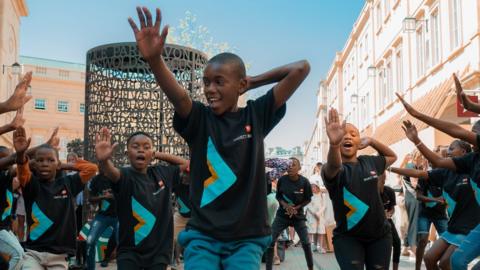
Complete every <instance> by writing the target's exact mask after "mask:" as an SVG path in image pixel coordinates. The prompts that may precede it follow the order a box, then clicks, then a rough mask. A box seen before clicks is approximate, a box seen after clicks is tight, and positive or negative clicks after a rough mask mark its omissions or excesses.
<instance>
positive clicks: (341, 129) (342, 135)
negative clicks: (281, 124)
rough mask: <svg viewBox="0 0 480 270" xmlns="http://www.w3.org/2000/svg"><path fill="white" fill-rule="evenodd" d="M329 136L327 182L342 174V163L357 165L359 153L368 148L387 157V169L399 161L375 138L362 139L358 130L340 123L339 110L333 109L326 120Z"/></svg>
mask: <svg viewBox="0 0 480 270" xmlns="http://www.w3.org/2000/svg"><path fill="white" fill-rule="evenodd" d="M325 125H326V127H327V136H328V139H329V141H330V148H329V151H328V156H327V163H326V164H325V165H324V168H325V169H324V175H325V177H326V180H327V181H328V180H330V179H334V177H335V176H336V175H337V174H338V173H339V172H340V169H341V168H342V163H356V162H357V161H358V160H357V151H358V150H361V149H363V148H365V147H367V146H371V147H373V148H374V149H375V150H377V152H378V153H379V154H380V155H382V156H384V157H385V161H386V167H388V166H390V165H391V164H393V163H394V162H395V161H396V160H397V155H396V154H395V153H394V152H393V151H392V150H391V149H390V148H389V147H388V146H386V145H384V144H382V143H381V142H379V141H377V140H375V139H373V138H368V137H365V138H360V133H359V132H358V129H357V128H356V127H355V126H354V125H351V124H347V123H346V122H345V121H343V122H340V117H339V115H338V112H337V110H335V109H331V110H330V111H329V114H328V119H327V118H325Z"/></svg>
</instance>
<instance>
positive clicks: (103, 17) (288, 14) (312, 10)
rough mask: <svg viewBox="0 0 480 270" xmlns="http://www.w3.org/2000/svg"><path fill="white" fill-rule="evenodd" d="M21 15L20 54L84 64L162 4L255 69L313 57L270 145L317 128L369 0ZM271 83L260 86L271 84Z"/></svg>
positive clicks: (34, 2) (139, 0)
mask: <svg viewBox="0 0 480 270" xmlns="http://www.w3.org/2000/svg"><path fill="white" fill-rule="evenodd" d="M26 2H27V5H28V9H29V16H28V17H24V18H22V20H21V30H20V31H21V32H20V54H21V55H25V56H34V57H42V58H49V59H55V60H62V61H69V62H77V63H85V58H86V52H87V51H88V50H89V49H91V48H93V47H96V46H99V45H102V44H108V43H116V42H128V41H134V36H133V33H132V31H131V28H130V26H129V24H128V22H127V18H128V17H129V16H131V17H132V18H135V16H136V11H135V7H136V6H138V5H140V6H147V7H149V8H150V9H154V8H155V7H160V8H161V10H162V16H163V22H164V23H166V24H169V25H171V26H173V27H175V26H178V25H179V21H180V19H182V18H184V17H185V13H186V12H187V11H190V12H191V13H192V14H194V15H195V16H196V17H197V24H198V25H203V26H205V27H206V28H208V30H209V32H210V35H211V36H212V37H213V38H214V40H215V41H216V42H227V43H228V44H229V45H230V46H231V47H233V48H235V53H236V54H238V55H239V56H240V57H242V58H243V59H244V61H245V62H247V63H249V65H250V67H249V70H248V73H249V74H248V75H251V76H254V75H257V74H260V73H263V72H265V71H268V70H270V69H272V68H274V67H277V66H281V65H284V64H288V63H291V62H294V61H297V60H301V59H307V60H308V61H309V62H310V66H311V70H310V74H309V76H308V77H307V78H306V80H305V81H304V82H303V84H302V85H301V86H300V87H299V89H298V90H297V92H296V93H295V94H294V95H293V96H292V97H291V98H290V100H289V101H288V102H287V114H286V115H285V117H284V119H283V120H282V121H281V122H280V124H278V125H277V127H276V128H275V129H274V130H273V131H272V132H271V133H270V134H269V135H268V137H267V138H266V141H265V143H266V145H267V147H275V146H281V147H284V148H287V149H289V148H292V147H294V146H302V145H303V143H304V142H305V141H306V140H308V139H309V138H310V136H311V134H312V131H313V127H314V122H315V113H316V92H317V89H318V84H319V82H320V80H321V79H324V78H325V76H326V73H327V72H328V70H329V68H330V67H331V65H332V62H333V59H334V56H335V53H336V52H337V51H341V50H342V49H343V47H344V45H345V42H346V40H347V38H348V36H349V34H350V32H351V30H352V26H353V24H354V23H355V21H356V20H357V17H358V15H359V13H360V11H361V9H362V7H363V5H364V3H365V1H364V0H343V1H338V0H302V1H290V0H259V1H253V0H243V1H240V0H237V1H220V0H203V1H198V0H191V1H187V0H168V1H158V0H77V1H65V0H42V1H38V0H27V1H26ZM270 87H271V86H265V87H263V88H261V89H259V90H258V92H256V93H261V92H262V91H263V92H264V91H266V90H268V89H269V88H270Z"/></svg>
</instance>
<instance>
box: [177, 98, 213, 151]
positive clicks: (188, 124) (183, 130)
mask: <svg viewBox="0 0 480 270" xmlns="http://www.w3.org/2000/svg"><path fill="white" fill-rule="evenodd" d="M205 110H206V107H205V105H203V104H202V103H200V102H198V101H193V102H192V110H191V111H190V114H189V115H188V116H187V118H182V117H180V116H179V115H178V113H177V112H175V114H174V115H173V128H174V129H175V131H177V132H178V134H180V136H182V138H183V139H185V141H187V142H191V141H192V140H193V138H194V137H195V135H196V134H197V133H198V130H199V128H200V125H201V124H202V122H203V121H201V119H202V118H203V117H204V116H205Z"/></svg>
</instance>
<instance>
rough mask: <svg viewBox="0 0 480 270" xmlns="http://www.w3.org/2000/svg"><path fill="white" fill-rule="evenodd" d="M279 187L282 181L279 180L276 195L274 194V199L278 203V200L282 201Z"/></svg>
mask: <svg viewBox="0 0 480 270" xmlns="http://www.w3.org/2000/svg"><path fill="white" fill-rule="evenodd" d="M281 186H282V181H281V178H280V179H278V181H277V193H276V194H275V198H277V201H279V202H280V200H284V199H283V198H282V196H283V194H282V189H281Z"/></svg>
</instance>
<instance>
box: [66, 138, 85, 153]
mask: <svg viewBox="0 0 480 270" xmlns="http://www.w3.org/2000/svg"><path fill="white" fill-rule="evenodd" d="M67 151H68V153H75V154H77V155H78V156H79V157H83V140H81V139H78V138H77V139H74V140H71V141H70V142H68V143H67Z"/></svg>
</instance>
